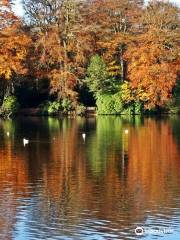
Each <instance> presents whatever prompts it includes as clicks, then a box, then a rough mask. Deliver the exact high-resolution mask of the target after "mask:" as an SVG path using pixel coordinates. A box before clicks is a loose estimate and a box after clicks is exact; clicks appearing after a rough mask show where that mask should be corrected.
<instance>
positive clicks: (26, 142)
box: [23, 138, 29, 146]
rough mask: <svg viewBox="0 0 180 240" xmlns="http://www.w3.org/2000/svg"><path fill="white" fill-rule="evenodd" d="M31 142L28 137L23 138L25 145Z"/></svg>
mask: <svg viewBox="0 0 180 240" xmlns="http://www.w3.org/2000/svg"><path fill="white" fill-rule="evenodd" d="M28 143H29V140H28V139H25V138H23V145H24V146H26V145H27V144H28Z"/></svg>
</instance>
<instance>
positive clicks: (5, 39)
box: [0, 0, 30, 97]
mask: <svg viewBox="0 0 180 240" xmlns="http://www.w3.org/2000/svg"><path fill="white" fill-rule="evenodd" d="M0 18H1V22H0V79H1V87H2V86H3V87H2V92H3V94H2V97H4V96H8V95H10V94H12V93H13V91H14V78H15V76H16V75H23V74H25V71H26V63H25V60H26V55H27V51H28V48H27V46H28V44H29V43H30V40H29V37H28V36H27V34H26V33H25V32H24V31H23V29H22V26H21V23H20V21H19V19H18V18H17V17H16V16H15V15H14V14H13V12H12V9H11V2H10V1H2V0H1V2H0Z"/></svg>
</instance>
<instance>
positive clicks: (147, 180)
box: [0, 117, 180, 240]
mask: <svg viewBox="0 0 180 240" xmlns="http://www.w3.org/2000/svg"><path fill="white" fill-rule="evenodd" d="M178 123H179V119H178V117H172V118H163V119H152V118H145V119H141V118H139V117H136V118H129V119H128V118H125V117H98V118H96V119H95V118H89V119H85V118H77V119H64V120H62V119H60V120H59V119H55V118H22V119H17V120H13V121H1V122H0V239H23V240H24V239H116V238H117V239H136V235H135V233H134V229H135V227H136V226H148V227H158V226H161V227H172V228H173V230H174V231H173V233H171V234H170V235H167V236H165V237H166V238H167V239H179V238H180V231H179V229H180V189H179V186H180V171H179V169H180V131H179V124H178ZM125 130H128V133H127V131H125ZM7 132H9V133H10V135H9V136H8V135H7ZM84 132H86V141H84V140H83V138H82V133H84ZM23 138H28V139H29V140H30V144H29V145H26V146H25V147H24V146H23V142H22V139H23ZM146 237H147V238H148V237H149V236H144V238H146ZM154 237H156V238H158V236H154Z"/></svg>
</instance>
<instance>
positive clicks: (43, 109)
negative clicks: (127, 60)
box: [0, 95, 180, 118]
mask: <svg viewBox="0 0 180 240" xmlns="http://www.w3.org/2000/svg"><path fill="white" fill-rule="evenodd" d="M96 103H97V107H94V106H93V107H88V106H84V105H83V104H77V105H76V106H73V105H72V103H71V102H70V101H69V100H63V101H53V102H52V101H44V102H43V103H41V104H40V105H39V106H37V107H31V108H21V107H20V104H19V103H18V101H17V98H16V97H15V96H9V97H6V98H5V99H4V102H3V104H2V106H1V108H0V117H1V118H12V117H15V116H56V117H66V116H87V117H88V116H96V115H129V116H133V115H173V114H180V107H179V106H178V105H177V106H176V105H175V103H173V102H171V103H169V105H166V107H164V108H158V107H156V108H154V109H150V110H148V109H144V108H143V105H142V104H140V103H138V102H137V103H134V104H131V105H129V106H123V105H122V104H121V103H120V102H119V101H118V102H116V98H114V97H113V96H109V95H107V96H106V97H105V96H104V97H102V96H101V97H99V98H98V99H97V101H96Z"/></svg>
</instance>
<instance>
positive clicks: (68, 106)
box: [62, 98, 73, 113]
mask: <svg viewBox="0 0 180 240" xmlns="http://www.w3.org/2000/svg"><path fill="white" fill-rule="evenodd" d="M62 108H63V111H64V113H67V112H69V111H71V110H72V109H73V107H72V102H71V101H70V100H69V99H67V98H65V99H63V100H62Z"/></svg>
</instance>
